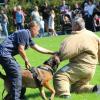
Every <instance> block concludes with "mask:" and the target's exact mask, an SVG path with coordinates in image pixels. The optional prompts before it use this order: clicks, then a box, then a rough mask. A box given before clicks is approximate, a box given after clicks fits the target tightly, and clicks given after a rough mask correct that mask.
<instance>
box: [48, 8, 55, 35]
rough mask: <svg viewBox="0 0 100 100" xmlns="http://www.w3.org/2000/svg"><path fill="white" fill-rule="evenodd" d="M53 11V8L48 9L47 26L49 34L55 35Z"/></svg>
mask: <svg viewBox="0 0 100 100" xmlns="http://www.w3.org/2000/svg"><path fill="white" fill-rule="evenodd" d="M54 18H55V12H54V10H51V11H50V16H49V22H48V28H49V34H50V35H52V36H57V34H56V31H55V22H54Z"/></svg>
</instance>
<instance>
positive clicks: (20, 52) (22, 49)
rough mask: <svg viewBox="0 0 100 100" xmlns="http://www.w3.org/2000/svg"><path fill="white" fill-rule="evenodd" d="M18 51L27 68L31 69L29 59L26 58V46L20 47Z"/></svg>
mask: <svg viewBox="0 0 100 100" xmlns="http://www.w3.org/2000/svg"><path fill="white" fill-rule="evenodd" d="M18 51H19V54H20V55H21V57H22V58H23V60H24V61H25V64H26V68H27V69H29V68H30V66H31V64H30V63H29V61H28V58H27V56H26V52H25V50H24V45H19V46H18Z"/></svg>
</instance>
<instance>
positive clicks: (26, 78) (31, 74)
mask: <svg viewBox="0 0 100 100" xmlns="http://www.w3.org/2000/svg"><path fill="white" fill-rule="evenodd" d="M59 63H60V59H59V56H58V55H57V54H55V55H53V56H52V57H50V58H49V59H48V60H46V61H45V62H44V63H43V65H41V66H38V67H36V68H35V67H32V68H31V69H30V70H28V69H24V70H21V73H22V84H23V88H22V91H21V98H23V97H24V94H25V91H26V88H39V90H40V95H41V97H42V99H43V100H47V97H46V95H45V91H44V87H45V88H47V89H48V90H49V91H50V92H51V96H50V98H49V100H53V99H54V96H55V90H54V88H53V87H52V86H51V85H50V83H49V81H50V80H51V79H52V78H53V74H54V73H55V71H56V70H57V68H58V65H59ZM0 78H1V79H3V80H4V88H5V90H6V91H7V93H8V94H7V95H6V96H5V97H4V99H3V100H11V96H10V87H11V85H10V81H9V80H8V78H7V76H6V75H4V74H2V73H1V72H0Z"/></svg>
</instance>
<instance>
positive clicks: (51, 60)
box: [43, 54, 60, 72]
mask: <svg viewBox="0 0 100 100" xmlns="http://www.w3.org/2000/svg"><path fill="white" fill-rule="evenodd" d="M43 64H45V65H49V66H50V67H51V68H52V69H53V72H55V71H56V70H57V68H58V66H59V64H60V58H59V55H58V54H54V55H53V56H52V57H50V58H49V59H48V60H46V61H45V62H44V63H43Z"/></svg>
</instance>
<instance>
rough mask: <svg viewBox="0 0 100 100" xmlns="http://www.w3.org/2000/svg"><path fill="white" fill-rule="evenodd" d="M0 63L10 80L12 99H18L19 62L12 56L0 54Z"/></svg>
mask: <svg viewBox="0 0 100 100" xmlns="http://www.w3.org/2000/svg"><path fill="white" fill-rule="evenodd" d="M0 64H1V65H2V67H3V69H4V70H5V73H6V75H7V76H8V78H9V80H10V82H11V89H10V93H11V97H12V100H20V93H21V88H22V76H21V72H20V67H19V64H18V63H17V62H16V60H15V59H14V58H13V57H11V56H10V57H3V56H2V55H0Z"/></svg>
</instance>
